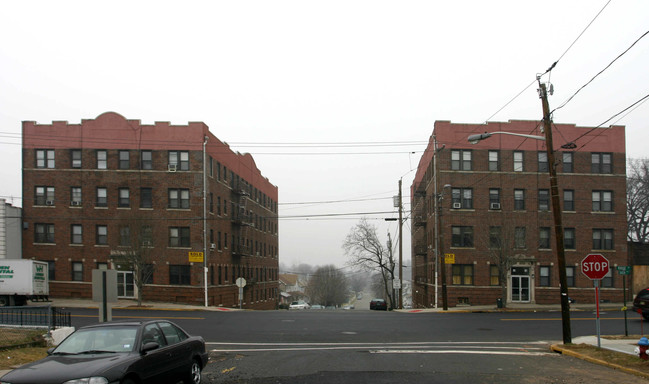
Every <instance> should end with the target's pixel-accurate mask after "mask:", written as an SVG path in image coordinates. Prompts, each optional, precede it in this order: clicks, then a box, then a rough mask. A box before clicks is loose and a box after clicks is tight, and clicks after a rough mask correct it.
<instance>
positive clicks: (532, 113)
mask: <svg viewBox="0 0 649 384" xmlns="http://www.w3.org/2000/svg"><path fill="white" fill-rule="evenodd" d="M606 4H607V1H601V0H598V1H594V0H587V1H565V0H559V1H549V0H544V1H520V0H519V1H484V0H482V1H398V2H397V1H394V2H387V1H353V0H351V1H350V0H346V1H321V2H315V1H227V2H223V1H210V2H196V1H183V2H179V1H172V2H166V1H153V2H145V1H111V2H94V1H93V2H90V1H79V2H71V1H41V2H39V1H29V2H27V1H5V2H3V6H2V12H1V14H0V36H2V38H1V39H0V149H1V150H0V158H1V159H2V164H3V166H2V167H0V179H1V180H2V181H3V182H2V183H1V184H0V196H1V197H3V198H6V199H7V200H8V201H9V202H12V203H13V204H14V205H16V206H22V205H23V201H22V198H21V168H20V167H21V157H20V144H21V141H20V133H21V121H24V120H30V121H37V122H39V123H43V124H48V123H51V122H52V121H53V120H67V121H68V122H70V123H79V122H80V121H81V119H94V118H96V117H97V116H98V115H100V114H102V113H103V112H106V111H114V112H117V113H120V114H121V115H123V116H124V117H126V118H127V119H139V120H141V121H142V123H146V124H151V123H153V122H155V121H170V122H172V123H173V124H187V122H188V121H202V122H205V123H206V124H207V125H208V126H209V127H210V130H211V131H212V132H213V133H214V134H215V135H216V136H217V137H218V138H219V139H221V140H223V141H226V142H228V143H229V144H230V145H231V147H232V148H233V149H234V150H238V151H240V152H250V153H251V154H252V155H253V156H254V158H255V161H256V163H257V165H258V167H259V168H260V169H261V171H262V173H263V174H264V175H265V176H266V177H268V178H269V179H270V181H271V182H272V183H273V184H275V185H277V186H278V188H279V203H280V236H279V240H280V261H281V262H282V263H284V264H287V265H291V264H293V263H309V264H315V265H318V264H328V263H333V264H336V265H343V264H344V262H345V261H346V259H345V257H344V254H343V250H342V248H341V244H342V242H343V240H344V237H345V235H346V234H347V233H348V232H349V230H350V228H351V227H352V226H353V225H355V224H356V223H357V222H358V220H359V218H360V217H361V216H366V217H367V218H368V219H369V220H370V221H371V222H372V223H374V224H375V225H376V226H377V227H378V228H379V235H380V236H381V237H382V238H384V240H387V233H388V231H389V232H390V233H391V234H392V236H393V239H394V238H395V237H396V235H397V223H396V222H385V221H384V220H383V219H384V218H386V217H396V214H395V213H393V212H396V210H395V209H394V208H393V204H392V196H393V195H396V194H397V193H398V191H397V188H398V181H399V179H400V178H403V194H404V201H406V202H408V201H409V196H410V192H409V189H410V184H411V183H412V178H413V176H414V169H415V168H416V166H417V164H418V161H419V159H420V157H421V154H422V151H423V150H424V149H425V147H426V143H427V142H428V139H429V137H430V135H431V133H432V129H433V124H434V122H435V120H451V121H453V122H456V123H483V122H485V121H486V120H487V119H489V120H490V121H508V120H514V119H524V120H539V119H541V117H542V112H541V102H540V100H539V98H538V96H537V91H536V89H537V86H536V85H532V86H531V87H529V88H527V89H526V90H525V91H524V92H523V93H522V94H521V95H520V96H519V97H518V98H516V99H515V100H514V101H513V102H512V103H510V104H509V105H507V107H505V108H503V109H502V110H501V111H500V112H498V113H496V112H497V111H499V110H500V109H501V108H502V107H503V106H504V105H506V104H507V102H508V101H510V100H511V99H512V98H514V96H516V95H517V94H518V93H519V92H521V91H523V90H524V89H525V87H526V86H528V85H530V84H531V83H532V82H533V81H534V80H535V78H536V74H537V73H542V72H545V70H546V69H547V68H548V67H550V65H551V64H552V63H553V62H555V61H557V60H559V59H560V60H559V62H558V64H557V66H556V68H555V69H554V70H553V71H552V72H551V77H550V76H548V75H546V76H544V78H543V81H544V82H547V81H551V82H552V84H553V85H554V89H555V92H554V96H552V97H551V98H550V100H549V101H550V108H555V107H556V106H558V105H560V104H561V103H562V102H564V101H566V100H567V99H568V97H570V96H571V95H572V94H573V93H575V92H576V91H577V89H578V88H579V87H581V86H582V85H584V84H585V83H586V82H587V81H588V80H590V79H591V78H592V77H593V76H594V75H595V74H597V72H599V71H600V70H602V69H604V67H606V65H608V64H609V63H610V62H611V61H612V60H613V59H615V58H616V57H617V56H618V55H620V54H621V53H622V52H623V51H625V50H626V49H627V48H628V47H629V46H631V44H633V42H635V41H636V40H638V39H639V38H640V37H641V36H642V35H643V34H644V33H646V32H647V31H648V30H649V2H648V1H642V0H617V1H615V0H614V1H611V2H610V4H608V6H606V7H605V5H606ZM604 7H605V8H604ZM602 8H604V10H603V11H602V12H601V14H600V15H599V16H598V17H597V18H596V19H595V17H596V15H597V14H598V13H599V12H600V11H601V10H602ZM593 19H595V21H594V22H593V23H592V25H591V26H590V27H589V28H588V29H587V30H586V31H585V32H584V33H583V35H582V36H581V37H579V35H580V34H581V33H582V32H583V31H584V29H585V28H586V27H587V26H588V24H589V23H590V22H591V21H592V20H593ZM578 37H579V38H578ZM575 40H576V42H575ZM573 42H574V45H572V44H573ZM571 45H572V47H571ZM647 94H649V36H646V37H645V38H643V39H641V40H640V41H639V42H638V43H637V44H636V45H635V46H634V47H633V48H631V49H630V50H629V51H628V52H627V53H626V54H625V55H623V56H622V57H621V58H620V59H619V60H618V61H617V62H615V63H614V64H613V65H612V66H611V67H610V68H608V69H607V70H606V71H604V72H603V73H602V74H601V75H600V76H599V77H598V78H597V79H595V80H594V81H593V82H592V83H591V84H590V85H588V86H587V87H585V88H584V89H583V90H582V91H581V92H580V93H579V94H578V95H577V96H576V97H575V98H574V99H573V100H572V101H571V102H570V103H568V104H567V105H566V106H565V107H564V108H562V109H560V110H559V111H557V112H555V114H554V121H555V122H556V123H573V124H577V125H580V126H597V125H599V124H601V123H603V122H604V121H606V120H607V119H608V118H610V117H611V116H613V115H615V114H616V113H618V112H620V111H622V110H623V109H625V108H627V107H629V106H630V105H632V104H633V103H635V102H636V101H638V100H639V99H641V98H643V97H644V96H646V95H647ZM622 116H623V117H622ZM620 117H622V118H621V119H620V118H619V117H618V118H615V119H613V120H611V122H610V123H613V122H616V124H619V125H626V134H627V137H626V139H627V156H628V157H632V158H639V157H647V155H648V154H649V150H647V143H649V102H647V103H644V104H641V105H639V106H638V107H637V108H635V109H632V110H631V112H630V113H628V114H626V113H625V114H622V115H620ZM610 123H608V124H606V125H605V126H608V125H609V124H610ZM298 144H299V145H298ZM298 203H300V204H298ZM302 203H308V204H302ZM405 208H406V210H409V209H410V206H409V204H407V205H405ZM350 213H354V214H353V215H342V216H328V215H339V214H350ZM409 232H410V221H407V222H406V223H405V224H404V263H405V264H409V261H410V240H409V238H410V236H409ZM395 246H396V242H395Z"/></svg>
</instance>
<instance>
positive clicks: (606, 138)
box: [411, 121, 630, 307]
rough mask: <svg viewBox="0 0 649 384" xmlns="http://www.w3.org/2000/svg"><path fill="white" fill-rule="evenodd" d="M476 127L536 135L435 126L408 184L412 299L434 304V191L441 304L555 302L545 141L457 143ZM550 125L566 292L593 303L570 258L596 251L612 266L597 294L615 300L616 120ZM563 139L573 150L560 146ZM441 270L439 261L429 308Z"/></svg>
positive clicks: (620, 207)
mask: <svg viewBox="0 0 649 384" xmlns="http://www.w3.org/2000/svg"><path fill="white" fill-rule="evenodd" d="M483 132H510V133H519V134H526V135H536V136H541V137H542V136H543V133H542V132H541V131H540V130H539V123H538V122H534V121H510V122H508V123H489V124H486V125H485V124H452V123H450V122H448V121H437V122H436V123H435V128H434V131H433V136H432V137H431V140H430V143H429V146H428V148H427V150H426V153H425V155H424V156H423V157H422V159H421V161H420V163H419V167H418V170H417V175H416V177H415V180H414V182H413V186H412V189H411V193H412V217H413V227H412V245H413V250H412V263H413V281H414V283H415V286H414V289H413V300H414V304H415V306H417V307H432V306H434V305H435V217H436V215H435V214H434V213H435V210H434V205H435V198H434V196H437V197H438V200H437V201H438V203H439V212H440V215H439V221H438V231H439V251H440V255H442V256H443V255H444V254H453V255H454V256H455V261H454V264H453V265H450V264H446V266H445V267H446V270H445V272H446V282H447V289H448V294H447V297H448V305H449V306H456V305H458V304H470V305H484V304H495V302H496V300H497V299H499V298H503V299H504V300H505V301H506V303H511V302H517V303H538V304H550V303H555V304H556V303H559V274H558V269H557V256H556V252H555V250H556V242H555V241H556V239H555V236H554V221H553V216H552V207H551V198H550V196H549V191H550V182H549V175H548V170H547V166H546V165H545V164H543V158H544V157H545V156H546V149H545V141H543V140H535V139H529V138H527V139H526V138H523V137H517V136H511V135H505V134H494V135H493V136H492V137H491V138H489V139H486V140H482V141H480V142H479V143H478V144H476V145H472V144H470V143H469V142H468V141H467V138H468V136H469V135H472V134H477V133H483ZM553 132H554V134H553V136H554V147H555V152H554V153H555V162H556V170H557V174H558V180H557V184H558V187H559V197H560V200H561V205H562V220H563V228H564V234H566V238H567V241H566V246H565V247H564V248H565V258H566V267H567V268H568V269H569V271H567V274H568V290H569V295H570V297H571V298H573V299H575V300H577V301H579V302H592V301H593V300H594V290H593V283H592V281H591V280H589V279H588V278H587V277H586V276H585V275H583V273H582V272H581V266H580V262H581V260H582V259H583V258H584V257H585V256H586V255H588V254H590V253H600V254H603V255H604V256H605V257H606V258H607V259H608V260H609V262H610V264H611V266H612V267H613V269H612V271H611V274H610V275H609V277H608V278H607V279H605V280H603V281H602V284H603V288H602V289H601V298H602V299H603V300H610V301H620V302H621V301H622V279H621V278H620V276H619V275H618V274H617V272H616V271H615V266H618V265H630V264H629V259H628V254H627V242H626V235H627V230H626V228H627V225H626V161H625V142H624V127H620V126H615V127H610V128H597V129H593V128H587V127H576V126H574V125H569V124H557V125H553ZM434 139H436V141H437V151H436V150H435V144H434ZM572 140H574V141H575V144H576V148H573V149H564V148H562V146H563V145H564V144H567V143H569V142H571V141H572ZM490 152H491V157H490ZM434 153H437V159H436V162H437V168H438V169H437V172H436V171H435V169H434V166H433V164H434V163H435V162H434V161H433V154H434ZM564 153H565V154H566V155H565V159H564ZM539 158H540V159H541V160H539ZM458 159H459V161H458ZM490 160H491V161H490ZM519 160H520V162H519ZM564 160H565V164H564ZM570 162H572V166H570V165H571V164H570ZM593 162H594V164H593ZM514 167H516V170H515V168H514ZM435 179H436V180H435ZM435 181H436V183H435ZM435 184H436V185H437V191H436V190H435ZM515 195H516V197H515ZM521 197H522V198H521ZM566 199H567V201H566ZM521 204H522V205H521ZM497 244H501V245H500V246H498V245H497ZM441 268H442V264H439V265H438V271H439V274H438V280H437V283H438V286H437V287H438V288H437V293H438V296H437V303H438V306H441V305H442V298H441V297H442V296H441V295H442V289H441V286H442V279H441V275H442V273H441ZM501 270H502V274H501V273H500V271H501ZM501 277H503V278H501ZM501 280H504V281H505V283H506V286H505V289H504V290H503V287H502V286H501V285H500V281H501Z"/></svg>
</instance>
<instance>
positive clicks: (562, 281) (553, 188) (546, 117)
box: [537, 77, 572, 344]
mask: <svg viewBox="0 0 649 384" xmlns="http://www.w3.org/2000/svg"><path fill="white" fill-rule="evenodd" d="M537 80H538V81H539V86H540V89H539V97H540V98H541V102H542V105H543V129H544V132H545V147H546V150H547V154H548V170H549V172H550V193H551V195H552V217H553V218H554V233H555V237H556V240H557V264H558V267H559V289H560V291H561V323H562V325H563V343H564V344H569V343H572V335H571V331H570V303H569V302H568V281H567V278H566V255H565V251H564V243H563V240H564V239H563V224H562V223H561V206H560V201H559V187H558V186H557V170H556V168H555V167H556V164H555V162H554V147H553V145H552V124H551V120H550V106H549V105H548V94H547V91H546V89H545V84H542V83H541V81H540V77H538V78H537Z"/></svg>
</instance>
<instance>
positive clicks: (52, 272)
mask: <svg viewBox="0 0 649 384" xmlns="http://www.w3.org/2000/svg"><path fill="white" fill-rule="evenodd" d="M54 263H55V262H54V261H53V260H48V261H47V277H48V279H49V281H52V280H56V266H55V264H54Z"/></svg>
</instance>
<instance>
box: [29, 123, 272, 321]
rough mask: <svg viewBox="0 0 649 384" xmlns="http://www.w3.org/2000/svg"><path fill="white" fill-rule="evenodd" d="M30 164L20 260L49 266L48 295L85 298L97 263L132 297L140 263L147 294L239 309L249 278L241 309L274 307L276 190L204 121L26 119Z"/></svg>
mask: <svg viewBox="0 0 649 384" xmlns="http://www.w3.org/2000/svg"><path fill="white" fill-rule="evenodd" d="M22 162H23V244H22V245H23V258H28V259H36V260H42V261H46V262H48V264H49V274H50V295H51V296H53V297H83V298H89V297H91V291H92V288H91V281H92V270H93V269H117V270H118V295H119V297H123V298H132V297H136V296H137V294H138V292H137V286H136V284H134V275H133V273H134V269H136V268H137V267H134V266H137V265H141V266H142V267H141V268H143V269H146V270H147V273H146V274H145V275H144V280H145V284H144V287H143V290H142V296H143V299H144V300H151V301H172V302H179V303H187V304H194V305H203V304H204V303H205V302H206V301H207V304H208V305H210V306H226V307H232V306H238V305H239V297H238V292H239V289H238V287H237V286H236V285H235V281H236V279H237V278H238V277H244V278H245V279H246V280H247V285H246V287H245V288H244V295H243V305H244V307H246V308H256V309H274V308H276V306H277V303H278V300H279V292H278V267H279V266H278V254H279V250H278V236H277V234H278V221H277V199H278V191H277V187H276V186H274V185H272V184H271V183H270V182H269V181H268V179H266V178H265V177H263V176H262V174H261V172H260V171H259V169H258V168H257V166H256V165H255V162H254V160H253V158H252V156H251V155H250V154H240V153H238V152H233V151H232V150H231V149H230V148H229V146H228V145H227V144H226V143H224V142H221V141H219V139H217V138H216V137H215V136H214V135H213V134H212V133H210V131H209V129H208V127H207V125H205V124H204V123H201V122H190V123H188V125H171V124H169V123H168V122H156V123H155V124H153V125H143V124H140V121H139V120H127V119H125V118H124V117H122V116H121V115H119V114H117V113H113V112H107V113H104V114H102V115H100V116H98V117H97V118H96V119H94V120H82V121H81V124H68V123H67V122H65V121H54V122H52V123H51V124H37V123H35V122H31V121H25V122H23V159H22ZM204 191H205V193H204ZM199 252H202V253H203V254H204V255H206V257H205V258H204V259H203V258H202V255H201V254H200V253H199ZM133 255H138V257H141V258H145V257H146V258H147V259H145V260H144V262H139V263H138V262H134V261H133V259H132V258H131V256H133ZM206 292H207V294H206ZM205 296H207V300H205Z"/></svg>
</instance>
